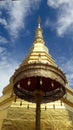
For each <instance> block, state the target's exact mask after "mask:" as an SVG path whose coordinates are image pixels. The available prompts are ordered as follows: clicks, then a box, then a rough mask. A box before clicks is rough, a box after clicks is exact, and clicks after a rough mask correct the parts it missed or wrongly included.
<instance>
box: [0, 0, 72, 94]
mask: <svg viewBox="0 0 73 130" xmlns="http://www.w3.org/2000/svg"><path fill="white" fill-rule="evenodd" d="M38 16H40V17H41V27H42V29H43V37H44V40H45V44H46V46H47V47H48V48H49V52H50V54H51V55H52V57H53V59H55V61H56V63H57V64H58V66H59V67H60V68H61V69H62V70H63V71H64V73H65V74H66V76H67V79H68V82H69V86H70V87H71V88H73V0H17V1H12V0H3V1H0V95H1V92H2V90H3V88H4V87H5V86H6V85H7V84H8V83H9V79H10V77H11V76H12V74H13V73H14V71H15V69H16V68H17V67H18V66H19V64H20V63H21V62H22V60H23V59H24V58H25V56H26V55H27V53H28V51H29V48H30V47H31V46H32V44H33V40H34V36H35V29H36V28H37V18H38Z"/></svg>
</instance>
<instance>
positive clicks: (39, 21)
mask: <svg viewBox="0 0 73 130" xmlns="http://www.w3.org/2000/svg"><path fill="white" fill-rule="evenodd" d="M40 23H41V18H40V16H39V17H38V28H40Z"/></svg>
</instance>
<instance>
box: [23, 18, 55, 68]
mask: <svg viewBox="0 0 73 130" xmlns="http://www.w3.org/2000/svg"><path fill="white" fill-rule="evenodd" d="M40 23H41V19H40V17H38V27H37V29H36V31H35V38H34V41H33V46H32V48H31V49H30V51H29V53H28V55H27V56H26V58H25V60H24V61H23V62H22V64H21V66H24V65H25V64H28V63H35V62H42V63H48V64H51V65H54V66H57V65H56V64H55V62H54V60H53V59H52V57H51V55H50V54H49V51H48V48H47V47H46V46H45V44H44V43H45V42H44V39H43V35H42V32H43V31H42V28H41V26H40Z"/></svg>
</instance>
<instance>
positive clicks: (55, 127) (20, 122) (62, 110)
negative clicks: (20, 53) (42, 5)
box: [0, 18, 73, 130]
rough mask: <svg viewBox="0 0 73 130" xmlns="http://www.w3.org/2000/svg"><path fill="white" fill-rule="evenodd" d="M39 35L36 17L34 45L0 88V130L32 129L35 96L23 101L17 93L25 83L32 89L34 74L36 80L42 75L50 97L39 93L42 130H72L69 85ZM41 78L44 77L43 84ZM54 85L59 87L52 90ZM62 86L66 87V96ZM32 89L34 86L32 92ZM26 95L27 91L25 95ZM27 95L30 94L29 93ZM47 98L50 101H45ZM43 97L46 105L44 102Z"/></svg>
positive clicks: (72, 113) (40, 33) (72, 118)
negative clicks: (6, 82)
mask: <svg viewBox="0 0 73 130" xmlns="http://www.w3.org/2000/svg"><path fill="white" fill-rule="evenodd" d="M42 32H43V31H42V29H41V26H40V18H39V19H38V27H37V29H36V31H35V38H34V41H33V45H32V47H31V49H30V50H29V53H28V55H27V56H26V57H25V59H24V60H23V62H22V63H21V64H20V66H19V68H18V69H17V70H16V71H15V73H14V74H13V76H12V77H11V78H10V83H9V84H8V85H7V86H6V87H5V88H4V89H3V96H2V97H0V130H16V129H17V130H35V110H36V105H35V102H34V100H33V98H34V96H33V98H31V97H30V96H29V97H26V98H25V96H24V95H23V94H24V93H23V94H22V95H21V93H20V92H19V91H18V90H20V85H24V86H25V83H26V84H27V89H28V90H29V91H30V87H31V85H30V84H32V86H33V84H34V83H35V81H34V80H35V79H34V80H33V79H32V77H33V75H35V77H36V76H39V75H40V76H41V77H42V75H43V77H42V78H41V79H40V85H41V88H42V90H44V91H45V93H46V91H47V90H48V89H49V91H50V95H49V94H48V93H49V92H48V93H46V94H45V95H43V93H42V91H41V92H40V93H41V95H43V100H42V101H43V102H44V104H41V130H73V90H72V89H71V88H70V87H69V86H68V82H67V80H66V77H65V75H64V73H63V72H62V71H61V69H60V68H59V67H58V66H57V65H56V63H55V61H54V60H53V59H52V56H51V55H50V54H49V51H48V48H47V47H46V45H45V41H44V39H43V35H42ZM39 67H40V68H39ZM40 69H41V70H42V71H40ZM28 71H29V75H28ZM48 76H49V79H51V78H52V80H51V82H50V83H49V82H48V80H47V78H48ZM23 77H26V78H25V82H21V81H22V79H23ZM29 77H30V78H29ZM44 77H46V78H45V81H44V82H43V78H44ZM26 79H28V82H26ZM19 81H20V82H19ZM49 81H50V80H49ZM45 82H47V84H49V88H48V87H47V86H45V89H44V88H43V87H42V84H45ZM22 83H23V84H22ZM57 85H58V86H59V85H60V86H61V87H60V89H59V88H56V87H55V86H57ZM63 86H65V88H66V93H65V89H64V87H63ZM25 88H26V87H25ZM33 88H34V86H33V87H32V91H33ZM54 88H55V89H56V91H55V89H54ZM13 89H14V91H15V93H16V94H17V96H16V95H15V93H14V91H13ZM51 89H52V91H53V92H55V93H57V94H56V96H54V95H51ZM59 92H60V93H59ZM27 93H28V91H26V93H25V94H27ZM30 94H31V95H32V92H30V93H29V95H30ZM34 94H36V91H33V95H34ZM46 95H48V96H49V99H47V98H46V97H47V96H46ZM63 95H64V96H63ZM62 96H63V97H62ZM19 97H20V98H22V99H20V98H19ZM44 97H45V98H46V100H48V102H49V103H47V102H46V101H44ZM58 97H59V98H60V99H59V98H58ZM23 99H25V100H27V101H25V100H23ZM52 99H53V100H52ZM56 100H57V101H56ZM31 101H32V102H31ZM50 101H52V102H50Z"/></svg>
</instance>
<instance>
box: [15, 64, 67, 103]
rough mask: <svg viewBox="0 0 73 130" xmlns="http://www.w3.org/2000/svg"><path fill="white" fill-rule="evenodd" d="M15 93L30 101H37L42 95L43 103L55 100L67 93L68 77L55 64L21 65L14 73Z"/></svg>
mask: <svg viewBox="0 0 73 130" xmlns="http://www.w3.org/2000/svg"><path fill="white" fill-rule="evenodd" d="M13 80H14V92H15V94H16V95H17V96H18V97H20V98H22V99H25V100H27V101H29V102H36V95H40V96H41V97H42V98H41V103H47V102H52V101H55V100H57V99H59V98H61V97H63V95H64V94H65V93H66V90H65V83H66V77H65V75H64V73H63V72H62V71H61V70H60V69H59V68H58V67H55V66H52V65H49V64H43V63H32V64H27V65H25V66H22V67H20V68H19V69H17V71H16V72H15V73H14V76H13Z"/></svg>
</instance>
